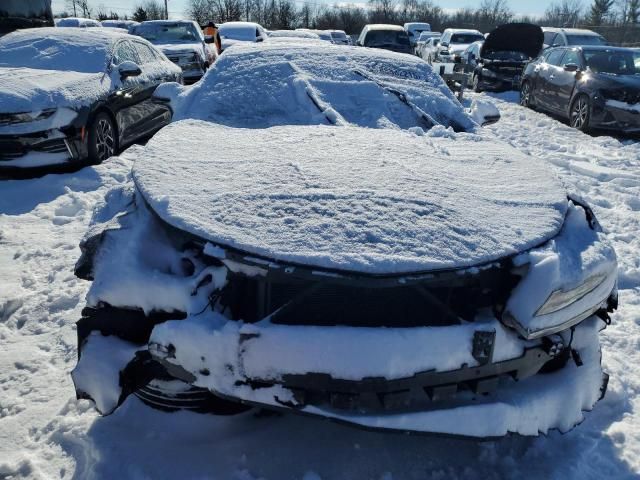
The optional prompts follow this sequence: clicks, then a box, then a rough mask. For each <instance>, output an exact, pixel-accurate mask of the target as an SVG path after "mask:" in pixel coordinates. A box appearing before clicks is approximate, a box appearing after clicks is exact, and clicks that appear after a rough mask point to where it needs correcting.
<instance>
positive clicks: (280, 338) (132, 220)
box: [72, 195, 617, 438]
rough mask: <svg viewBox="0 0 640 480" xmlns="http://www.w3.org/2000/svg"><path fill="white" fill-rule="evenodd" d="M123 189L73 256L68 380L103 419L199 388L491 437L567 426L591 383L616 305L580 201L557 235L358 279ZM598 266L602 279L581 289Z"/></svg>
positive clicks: (605, 253) (317, 411)
mask: <svg viewBox="0 0 640 480" xmlns="http://www.w3.org/2000/svg"><path fill="white" fill-rule="evenodd" d="M120 197H122V201H123V207H122V212H121V214H119V215H118V216H116V217H114V218H113V219H112V220H110V221H107V222H106V223H105V224H103V225H102V226H101V227H100V228H99V229H97V230H96V231H98V230H99V233H97V234H94V235H90V236H89V237H87V239H86V240H85V241H84V242H83V244H82V245H81V247H82V250H83V256H82V258H81V259H80V261H79V262H78V264H77V266H76V274H77V275H79V276H81V277H82V278H86V279H94V278H95V279H96V280H97V279H99V280H100V281H95V282H94V283H93V285H92V287H91V290H90V292H89V294H88V296H87V299H88V304H89V307H88V308H86V309H85V310H84V311H83V318H82V319H81V320H80V321H79V322H78V348H79V352H81V354H80V359H79V362H78V366H77V367H76V369H75V370H74V372H73V374H72V375H73V379H74V383H75V385H76V391H77V394H78V397H80V398H90V399H93V400H94V402H95V403H96V406H97V407H98V409H99V410H100V411H101V412H102V413H103V414H108V413H111V412H112V411H113V410H114V409H115V408H117V407H118V406H119V405H120V404H121V403H122V402H123V401H124V400H125V399H126V398H127V396H128V395H130V394H135V395H137V396H138V397H139V398H141V399H142V400H143V401H145V402H146V403H149V404H152V405H156V406H167V407H169V408H171V407H172V405H175V406H176V408H177V406H178V405H180V408H182V407H183V406H184V405H193V406H194V409H199V408H196V405H198V406H199V405H200V403H198V402H199V400H198V401H196V397H197V398H198V399H203V398H205V397H206V395H205V394H209V395H210V396H209V397H206V398H205V399H206V401H207V402H209V403H208V404H209V405H210V406H211V409H212V411H214V412H220V411H229V410H233V408H229V405H230V404H231V405H238V404H244V405H256V406H262V407H266V408H271V409H284V410H288V411H292V412H296V413H301V414H309V415H316V416H322V417H326V418H330V419H334V420H337V421H341V422H347V423H350V424H354V425H358V426H361V427H365V428H376V429H386V430H401V431H411V432H425V433H426V432H430V433H443V434H453V435H462V436H471V437H483V438H489V437H499V436H503V435H506V434H508V433H518V434H522V435H537V434H539V433H540V432H543V433H544V432H547V431H549V430H550V429H558V430H561V431H567V430H569V429H571V428H572V427H574V426H575V425H577V424H578V423H579V422H581V421H582V419H583V412H584V411H588V410H591V409H592V408H593V406H594V405H595V403H596V402H597V401H598V400H599V399H600V398H601V397H602V396H603V395H604V392H605V390H606V384H607V378H608V377H607V376H606V374H604V373H603V372H602V369H601V364H600V346H599V340H598V332H599V331H600V330H601V329H602V328H604V326H605V325H606V324H607V323H608V322H609V316H608V313H610V312H611V311H613V310H614V309H615V308H616V306H617V303H616V300H617V295H616V288H615V278H616V265H615V254H614V253H613V251H612V250H611V249H610V246H608V244H607V242H606V241H605V240H604V239H603V237H602V233H601V231H600V229H599V226H598V225H597V221H596V220H595V218H594V217H593V215H592V212H591V211H590V210H589V209H588V207H586V205H582V204H581V202H580V201H579V200H578V199H572V200H571V201H572V204H571V206H570V208H569V212H568V214H567V218H566V220H565V227H563V230H562V231H561V232H560V234H559V235H558V236H557V237H556V238H554V239H553V240H552V241H549V242H547V243H546V244H545V245H542V246H540V247H539V248H536V249H533V250H532V251H530V252H525V253H523V254H520V255H518V256H516V257H514V258H512V259H508V260H505V261H504V262H498V263H494V264H491V265H486V266H481V267H477V268H473V269H465V270H460V271H449V272H436V273H433V272H432V273H425V274H416V275H405V276H402V277H396V276H391V277H376V278H369V277H366V276H360V277H357V276H356V277H354V276H353V275H346V274H341V273H338V272H324V271H322V272H320V271H315V270H311V269H308V268H303V267H300V266H287V265H282V264H278V263H277V262H273V261H267V260H265V259H259V258H254V257H249V256H247V255H245V254H243V253H242V252H234V251H232V250H230V249H223V248H221V247H220V246H216V245H212V244H210V243H207V242H206V241H202V240H199V239H197V238H194V237H192V236H189V235H186V234H185V233H184V232H181V231H179V230H176V229H173V228H172V227H169V226H168V225H166V224H165V223H164V222H162V221H161V220H160V219H159V218H157V217H156V216H155V214H153V212H151V211H150V210H148V208H147V207H146V206H145V205H144V203H143V202H142V201H141V199H140V198H139V197H137V198H136V199H135V200H134V198H130V197H127V196H126V195H120ZM136 201H137V205H136ZM117 210H118V209H117V208H115V207H114V206H111V208H110V209H109V212H111V214H112V215H113V212H116V211H117ZM139 239H144V241H145V242H147V243H146V244H145V243H141V242H139ZM150 241H151V242H155V243H152V244H149V242H150ZM121 242H127V243H126V245H127V248H122V246H123V244H122V243H121ZM176 245H180V247H176ZM136 246H137V247H136ZM577 246H579V248H576V247H577ZM154 251H162V252H163V255H162V256H158V255H153V254H150V253H149V252H154ZM145 262H148V264H145ZM576 264H578V265H581V270H580V271H575V272H574V271H573V269H572V266H573V265H576ZM132 266H133V267H132ZM115 272H117V273H115ZM572 272H573V274H572ZM593 275H597V276H602V278H603V280H602V281H601V282H600V283H599V284H598V286H597V288H594V289H592V290H585V289H584V288H582V287H581V285H582V283H581V278H582V277H585V276H586V277H589V276H593ZM598 278H600V277H598ZM540 285H543V287H541V286H540ZM140 286H141V288H139V287H140ZM603 289H604V290H607V291H606V292H605V294H604V295H603V293H602V292H604V290H603ZM601 290H602V292H601ZM574 291H577V292H578V293H577V294H575V295H574V296H573V297H570V298H569V300H571V302H570V303H567V302H568V301H569V300H566V299H565V300H563V302H564V303H562V302H561V303H558V298H559V295H565V296H566V295H567V294H568V293H567V292H569V294H571V292H574ZM557 292H561V294H558V293H557ZM533 293H535V296H536V298H537V300H536V302H531V301H528V300H527V299H530V297H532V294H533ZM538 297H539V298H538ZM574 297H575V298H574ZM563 298H564V297H563ZM545 299H547V300H546V301H545ZM538 300H539V301H538ZM543 304H544V305H547V307H545V308H541V305H542V306H544V305H543ZM548 304H549V305H551V307H549V306H548ZM565 304H566V305H565ZM558 305H560V307H562V308H561V309H560V310H558V309H557V308H556V307H558ZM578 310H579V312H578ZM583 310H584V312H586V314H583V313H582V312H583ZM541 311H542V313H545V315H540V312H541ZM546 312H551V313H546ZM565 317H566V318H565ZM569 320H570V321H569ZM563 321H564V323H563ZM567 322H568V323H567ZM550 328H551V330H549V329H550ZM158 380H160V381H161V382H165V383H166V382H169V383H171V382H174V383H175V382H178V384H180V385H182V386H183V388H182V389H180V388H177V389H176V390H172V389H173V388H174V387H175V384H174V383H171V387H166V384H165V385H164V387H166V388H164V387H163V385H161V384H159V383H158ZM162 388H164V390H165V392H164V393H161V392H160V391H161V390H162ZM172 391H174V392H175V393H172ZM167 392H168V393H167ZM568 399H569V400H568ZM225 400H227V401H228V402H227V403H221V402H224V401H225ZM233 402H235V403H233Z"/></svg>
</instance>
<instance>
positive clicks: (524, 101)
mask: <svg viewBox="0 0 640 480" xmlns="http://www.w3.org/2000/svg"><path fill="white" fill-rule="evenodd" d="M531 95H532V90H531V83H529V82H527V81H524V82H522V86H521V87H520V105H522V106H523V107H526V108H532V107H533V105H532V103H531Z"/></svg>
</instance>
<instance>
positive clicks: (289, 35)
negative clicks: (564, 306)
mask: <svg viewBox="0 0 640 480" xmlns="http://www.w3.org/2000/svg"><path fill="white" fill-rule="evenodd" d="M267 34H268V35H269V39H270V40H274V39H289V40H290V39H293V40H320V37H319V36H318V35H317V34H315V33H313V32H306V31H301V30H270V31H269V32H267Z"/></svg>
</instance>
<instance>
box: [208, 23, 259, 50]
mask: <svg viewBox="0 0 640 480" xmlns="http://www.w3.org/2000/svg"><path fill="white" fill-rule="evenodd" d="M218 33H219V34H220V39H221V41H222V51H224V50H226V49H227V48H229V47H231V46H232V45H235V44H236V43H260V42H264V41H265V40H267V39H268V38H269V35H268V34H267V31H266V30H265V29H264V27H263V26H262V25H260V24H259V23H254V22H226V23H223V24H222V25H220V28H219V29H218Z"/></svg>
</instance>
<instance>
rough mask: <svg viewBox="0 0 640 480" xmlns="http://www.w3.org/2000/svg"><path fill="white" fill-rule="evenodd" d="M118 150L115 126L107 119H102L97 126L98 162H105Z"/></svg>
mask: <svg viewBox="0 0 640 480" xmlns="http://www.w3.org/2000/svg"><path fill="white" fill-rule="evenodd" d="M115 150H116V140H115V133H114V131H113V125H112V124H111V122H110V121H109V120H107V119H106V118H101V119H100V120H98V123H97V124H96V152H97V154H98V155H97V156H98V160H100V161H103V160H106V159H107V158H109V157H111V156H113V154H114V153H115Z"/></svg>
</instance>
